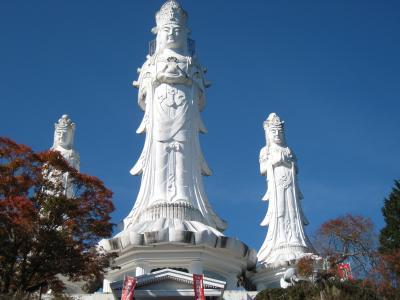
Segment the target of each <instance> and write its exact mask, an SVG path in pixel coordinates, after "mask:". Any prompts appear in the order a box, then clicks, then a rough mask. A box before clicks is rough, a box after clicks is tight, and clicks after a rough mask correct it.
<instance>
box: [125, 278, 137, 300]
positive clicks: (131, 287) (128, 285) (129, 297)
mask: <svg viewBox="0 0 400 300" xmlns="http://www.w3.org/2000/svg"><path fill="white" fill-rule="evenodd" d="M135 287H136V278H135V277H131V276H125V279H124V285H123V286H122V296H121V300H133V295H134V293H135Z"/></svg>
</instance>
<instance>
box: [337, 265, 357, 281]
mask: <svg viewBox="0 0 400 300" xmlns="http://www.w3.org/2000/svg"><path fill="white" fill-rule="evenodd" d="M338 273H339V277H340V278H342V279H345V280H347V279H350V280H351V279H353V276H352V275H351V268H350V264H345V263H342V264H338Z"/></svg>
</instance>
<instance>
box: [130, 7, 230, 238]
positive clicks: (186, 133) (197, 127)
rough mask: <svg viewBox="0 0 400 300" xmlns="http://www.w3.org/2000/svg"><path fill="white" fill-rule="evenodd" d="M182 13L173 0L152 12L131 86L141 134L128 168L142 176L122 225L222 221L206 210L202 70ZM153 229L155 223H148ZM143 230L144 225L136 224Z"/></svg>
mask: <svg viewBox="0 0 400 300" xmlns="http://www.w3.org/2000/svg"><path fill="white" fill-rule="evenodd" d="M187 18H188V15H187V13H186V12H185V11H184V10H183V9H182V8H181V6H180V5H179V4H178V3H177V2H176V1H173V0H170V1H167V2H166V3H165V4H164V5H163V6H162V7H161V9H160V10H159V11H158V12H157V14H156V24H157V26H156V27H155V28H153V30H152V32H153V33H154V34H156V36H157V37H156V47H155V50H154V53H151V55H148V56H147V60H146V62H145V63H144V65H143V66H142V68H141V69H139V70H138V71H139V79H138V81H135V82H134V86H135V87H137V88H138V89H139V93H138V103H139V106H140V108H141V109H142V110H143V111H144V117H143V120H142V122H141V124H140V126H139V128H138V130H137V133H139V134H141V133H145V134H146V139H145V144H144V148H143V151H142V154H141V156H140V158H139V160H138V161H137V163H136V164H135V166H134V167H133V168H132V170H131V174H132V175H142V181H141V186H140V190H139V194H138V197H137V200H136V202H135V205H134V207H133V209H132V211H131V213H130V214H129V216H128V217H126V218H125V220H124V229H125V230H126V229H128V228H132V226H134V225H135V224H138V223H142V222H147V221H154V220H158V219H162V218H164V219H179V220H186V221H197V222H201V223H204V224H206V225H207V226H211V227H213V228H216V229H218V230H224V229H225V227H226V224H225V223H224V222H223V221H222V220H221V219H220V218H219V217H218V216H217V215H216V214H215V212H214V211H213V210H212V208H211V206H210V204H209V202H208V199H207V196H206V194H205V192H204V188H203V181H202V175H206V176H208V175H211V171H210V169H209V167H208V165H207V163H206V161H205V159H204V157H203V154H202V151H201V149H200V143H199V132H202V133H205V132H206V128H205V126H204V124H203V122H202V120H201V117H200V111H202V110H203V108H204V106H205V95H204V93H205V88H206V87H207V86H208V85H209V83H207V82H206V81H205V78H204V69H203V68H202V66H201V65H200V64H199V63H198V62H197V60H196V57H195V56H194V55H193V51H191V50H192V49H189V45H188V42H189V41H191V40H189V39H188V35H189V29H188V28H187V26H186V23H187ZM152 229H153V230H156V229H157V228H154V227H153V228H152ZM141 230H142V231H143V230H148V229H143V227H142V229H141Z"/></svg>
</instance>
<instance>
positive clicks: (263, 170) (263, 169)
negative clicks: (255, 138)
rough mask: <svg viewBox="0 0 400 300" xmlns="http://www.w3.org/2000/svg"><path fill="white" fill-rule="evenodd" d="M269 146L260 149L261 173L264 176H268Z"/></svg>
mask: <svg viewBox="0 0 400 300" xmlns="http://www.w3.org/2000/svg"><path fill="white" fill-rule="evenodd" d="M267 159H268V157H267V147H263V148H262V149H261V151H260V159H259V161H260V173H261V175H263V176H267Z"/></svg>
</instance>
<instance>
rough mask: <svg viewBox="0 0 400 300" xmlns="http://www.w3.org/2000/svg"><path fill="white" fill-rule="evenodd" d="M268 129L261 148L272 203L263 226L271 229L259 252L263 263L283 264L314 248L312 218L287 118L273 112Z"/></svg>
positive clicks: (259, 258)
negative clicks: (306, 208)
mask: <svg viewBox="0 0 400 300" xmlns="http://www.w3.org/2000/svg"><path fill="white" fill-rule="evenodd" d="M264 129H265V133H266V140H267V145H266V146H265V147H263V148H262V149H261V152H260V172H261V174H262V175H264V176H267V183H268V190H267V193H266V194H265V195H264V197H263V199H262V200H264V201H268V203H269V205H268V212H267V214H266V216H265V218H264V220H263V221H262V223H261V226H268V233H267V237H266V239H265V241H264V243H263V245H262V247H261V249H260V251H259V252H258V255H257V256H258V262H259V263H261V264H267V265H269V264H272V265H279V264H280V263H282V262H287V261H289V260H293V259H297V258H300V257H301V256H303V255H304V254H305V253H312V252H314V251H313V247H312V245H311V243H310V241H309V239H308V237H307V236H306V233H305V231H304V226H305V225H307V224H308V221H307V219H306V217H305V216H304V214H303V211H302V208H301V203H300V200H301V199H302V198H303V196H302V194H301V192H300V190H299V187H298V183H297V166H296V157H295V156H294V154H293V152H292V151H291V149H290V148H289V147H288V146H287V144H286V141H285V135H284V122H283V121H281V120H280V118H279V116H277V115H276V114H275V113H271V114H270V115H269V116H268V118H267V120H266V121H265V122H264Z"/></svg>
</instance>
